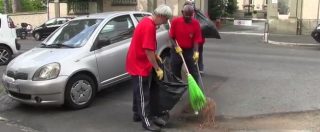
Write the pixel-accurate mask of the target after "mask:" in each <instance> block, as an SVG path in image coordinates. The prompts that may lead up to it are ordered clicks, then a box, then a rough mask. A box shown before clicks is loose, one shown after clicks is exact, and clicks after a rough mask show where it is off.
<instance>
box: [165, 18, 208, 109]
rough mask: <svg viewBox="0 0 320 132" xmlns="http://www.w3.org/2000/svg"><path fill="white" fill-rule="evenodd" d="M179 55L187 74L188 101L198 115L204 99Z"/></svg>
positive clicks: (204, 103) (204, 102)
mask: <svg viewBox="0 0 320 132" xmlns="http://www.w3.org/2000/svg"><path fill="white" fill-rule="evenodd" d="M168 24H169V28H170V27H171V24H170V21H169V20H168ZM175 42H176V44H177V46H179V43H178V42H177V40H175ZM179 47H180V46H179ZM179 55H180V57H181V59H182V61H183V65H184V67H185V69H186V72H187V78H188V90H189V99H190V103H191V107H192V109H193V110H194V111H195V112H196V113H198V111H200V110H201V109H202V108H204V106H205V105H206V97H205V95H204V94H203V92H202V90H201V88H200V87H199V86H198V84H197V82H196V81H195V80H194V78H193V77H192V75H191V74H190V72H189V70H188V67H187V64H186V61H185V59H184V57H183V55H182V53H179Z"/></svg>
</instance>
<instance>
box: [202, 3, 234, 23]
mask: <svg viewBox="0 0 320 132" xmlns="http://www.w3.org/2000/svg"><path fill="white" fill-rule="evenodd" d="M236 10H237V0H209V1H208V13H209V17H210V19H212V20H216V19H219V18H220V17H222V16H232V15H233V14H234V12H235V11H236Z"/></svg>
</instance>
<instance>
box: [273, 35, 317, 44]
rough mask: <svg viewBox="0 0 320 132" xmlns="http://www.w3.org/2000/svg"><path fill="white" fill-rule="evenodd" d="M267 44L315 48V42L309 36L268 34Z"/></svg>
mask: <svg viewBox="0 0 320 132" xmlns="http://www.w3.org/2000/svg"><path fill="white" fill-rule="evenodd" d="M268 43H270V44H277V45H299V46H316V45H320V43H318V42H316V41H315V40H314V39H313V38H312V37H311V35H283V34H269V36H268Z"/></svg>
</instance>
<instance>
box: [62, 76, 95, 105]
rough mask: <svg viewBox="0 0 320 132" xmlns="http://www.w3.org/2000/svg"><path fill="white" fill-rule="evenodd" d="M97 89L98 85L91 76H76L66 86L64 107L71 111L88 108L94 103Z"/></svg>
mask: <svg viewBox="0 0 320 132" xmlns="http://www.w3.org/2000/svg"><path fill="white" fill-rule="evenodd" d="M96 89H97V88H96V84H95V83H94V81H93V80H92V78H91V77H90V76H87V75H84V74H80V75H76V76H74V77H72V78H71V79H70V80H69V81H68V83H67V85H66V89H65V102H64V105H65V106H66V107H68V108H71V109H82V108H86V107H88V106H89V105H90V104H91V103H92V101H93V99H94V97H95V94H96Z"/></svg>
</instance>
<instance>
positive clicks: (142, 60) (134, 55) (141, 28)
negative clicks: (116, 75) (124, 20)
mask: <svg viewBox="0 0 320 132" xmlns="http://www.w3.org/2000/svg"><path fill="white" fill-rule="evenodd" d="M146 49H148V50H152V51H155V50H156V49H157V41H156V24H155V23H154V21H153V20H152V19H150V18H148V17H144V18H143V19H142V20H141V21H140V22H139V24H138V26H137V28H136V29H135V30H134V33H133V37H132V40H131V44H130V47H129V50H128V54H127V61H126V70H127V72H128V73H129V74H130V75H139V76H148V75H149V74H150V72H151V69H152V64H151V63H150V62H149V59H148V57H147V54H146V52H145V50H146Z"/></svg>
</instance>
